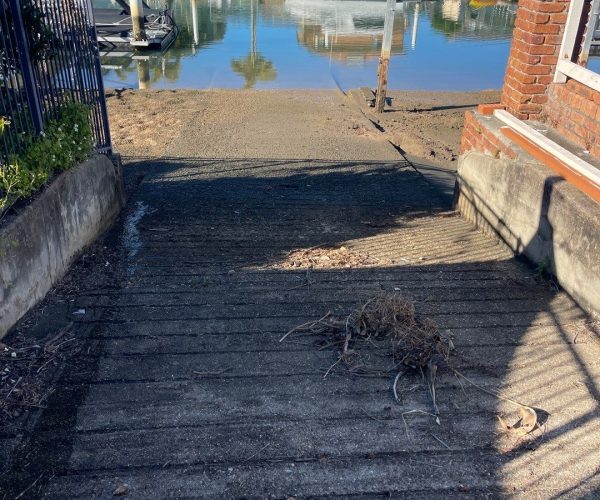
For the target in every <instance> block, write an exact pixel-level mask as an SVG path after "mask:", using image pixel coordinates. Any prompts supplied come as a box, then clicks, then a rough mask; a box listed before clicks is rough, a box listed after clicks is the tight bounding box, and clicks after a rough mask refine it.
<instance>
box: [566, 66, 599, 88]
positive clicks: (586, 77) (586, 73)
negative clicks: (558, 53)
mask: <svg viewBox="0 0 600 500" xmlns="http://www.w3.org/2000/svg"><path fill="white" fill-rule="evenodd" d="M557 69H558V71H560V72H561V73H562V74H563V75H566V76H568V77H569V78H572V79H573V80H577V81H578V82H579V83H582V84H583V85H585V86H586V87H589V88H591V89H594V90H595V91H596V92H600V75H599V74H598V73H595V72H594V71H592V70H589V69H587V68H584V67H583V66H580V65H579V64H575V63H574V62H571V61H566V60H563V61H558V65H557Z"/></svg>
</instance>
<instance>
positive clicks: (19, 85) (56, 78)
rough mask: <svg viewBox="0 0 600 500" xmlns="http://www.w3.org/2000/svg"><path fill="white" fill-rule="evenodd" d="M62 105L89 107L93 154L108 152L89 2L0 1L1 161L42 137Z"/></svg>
mask: <svg viewBox="0 0 600 500" xmlns="http://www.w3.org/2000/svg"><path fill="white" fill-rule="evenodd" d="M66 102H79V103H83V104H86V105H88V106H89V107H90V110H91V112H90V121H91V128H92V131H93V135H94V140H95V142H96V149H97V150H98V151H99V152H101V153H109V152H110V151H111V141H110V132H109V128H108V117H107V112H106V101H105V97H104V87H103V83H102V73H101V68H100V59H99V54H98V44H97V39H96V28H95V25H94V19H93V14H92V6H91V0H0V117H1V120H2V121H1V123H0V128H1V129H2V133H1V134H0V136H1V138H2V139H1V142H2V144H1V146H2V157H3V158H4V159H6V158H7V156H8V155H10V154H12V153H17V152H19V151H20V150H22V148H23V146H24V144H25V141H26V137H27V136H30V135H31V134H40V133H41V132H43V130H44V127H45V125H46V124H47V123H48V122H49V121H50V120H52V119H55V118H57V117H58V116H59V114H60V109H61V106H62V105H63V104H65V103H66ZM6 123H10V125H8V126H5V124H6Z"/></svg>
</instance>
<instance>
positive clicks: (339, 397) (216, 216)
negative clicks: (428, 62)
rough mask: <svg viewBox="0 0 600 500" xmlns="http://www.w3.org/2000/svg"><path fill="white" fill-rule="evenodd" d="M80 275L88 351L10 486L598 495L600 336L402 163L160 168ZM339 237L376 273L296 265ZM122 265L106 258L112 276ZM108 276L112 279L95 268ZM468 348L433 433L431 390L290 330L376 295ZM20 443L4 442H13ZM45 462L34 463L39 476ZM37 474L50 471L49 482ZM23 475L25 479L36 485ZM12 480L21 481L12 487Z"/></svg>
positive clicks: (144, 181) (91, 493) (72, 493)
mask: <svg viewBox="0 0 600 500" xmlns="http://www.w3.org/2000/svg"><path fill="white" fill-rule="evenodd" d="M127 168H128V169H130V171H135V172H137V173H138V174H139V175H138V181H139V185H138V186H137V188H136V189H135V192H134V194H133V196H132V198H131V199H130V201H129V207H128V210H127V212H126V214H125V216H124V220H123V221H121V224H120V225H119V226H118V227H116V228H115V230H114V231H113V234H112V236H111V237H110V238H109V240H108V242H107V245H108V246H109V248H111V249H112V250H113V251H114V252H115V253H116V259H117V262H118V266H117V269H116V271H115V272H114V273H113V274H112V278H111V279H109V280H105V281H100V282H97V281H94V280H92V279H90V281H87V282H85V283H84V284H83V285H82V287H81V289H80V290H78V291H77V293H76V294H75V295H74V296H73V298H74V299H75V302H74V303H73V304H72V307H73V308H84V309H85V310H86V314H85V316H83V317H82V318H81V320H80V321H79V323H78V325H77V327H78V329H79V331H80V333H81V335H82V336H85V342H86V344H85V348H84V349H83V350H82V355H81V356H80V357H79V358H78V359H77V360H75V361H73V362H72V363H71V364H70V365H69V366H67V367H66V369H65V370H64V372H63V374H62V376H61V378H60V382H59V384H60V385H59V387H58V390H57V392H56V393H55V394H54V396H53V398H52V400H51V402H50V404H49V407H48V408H47V409H46V410H45V412H44V414H43V415H42V417H41V418H40V419H39V421H38V423H37V425H36V427H35V429H34V431H33V432H32V435H31V437H30V438H29V441H28V443H27V445H26V446H25V448H24V449H22V450H21V452H20V454H19V455H18V456H17V457H16V459H15V462H14V464H13V469H12V472H11V473H10V474H12V476H9V477H13V478H14V481H15V482H14V485H15V486H14V489H15V490H16V491H17V492H18V491H20V489H19V488H21V487H22V488H23V489H24V488H25V487H27V486H28V485H30V484H31V483H32V482H33V481H35V480H36V478H37V479H39V482H37V483H36V484H35V485H34V486H33V488H32V489H31V490H30V491H35V492H37V494H38V496H46V497H48V498H109V497H111V496H112V493H113V491H114V490H115V488H117V487H118V486H119V485H120V484H123V483H126V484H128V485H129V495H128V497H127V498H140V499H151V498H198V497H208V498H231V497H244V498H270V497H274V498H302V497H320V496H341V497H359V498H371V497H387V496H388V495H391V496H398V497H402V498H434V497H439V496H441V495H454V496H457V497H461V498H480V497H482V496H492V497H494V496H515V497H518V496H523V497H527V498H536V497H539V498H550V497H553V498H554V497H558V496H560V495H564V496H567V497H578V496H583V495H590V496H592V495H593V494H594V492H597V488H598V487H599V483H600V481H599V478H598V471H599V467H600V456H599V454H598V445H599V441H600V419H598V416H599V412H598V399H599V380H600V344H599V343H598V332H597V331H595V330H594V329H593V324H590V323H589V322H588V321H587V319H586V317H585V315H584V314H583V313H582V312H581V311H580V310H579V309H578V308H577V307H576V305H575V304H574V303H573V302H572V301H571V300H570V299H569V298H568V297H567V296H566V295H565V294H564V293H562V292H558V291H556V290H555V289H553V288H552V287H551V286H550V285H549V284H548V283H545V282H543V281H540V280H539V279H538V278H537V277H536V276H535V274H534V273H533V272H532V271H530V270H529V269H528V268H526V267H525V266H524V265H522V264H520V263H518V262H516V261H515V260H513V259H512V257H511V255H510V254H509V253H508V252H507V251H506V250H505V249H504V248H503V247H502V246H500V245H498V244H497V243H496V242H495V241H494V240H492V239H489V238H488V237H486V236H484V235H482V234H480V233H478V232H477V231H475V230H474V229H473V228H472V227H471V226H470V225H469V224H468V223H466V222H465V221H463V220H461V219H460V218H459V217H458V216H457V215H456V214H453V213H450V212H447V207H446V206H444V205H443V203H442V202H441V201H440V198H439V197H438V195H437V193H436V191H434V190H433V189H432V188H431V186H430V185H429V184H428V183H427V182H426V180H425V178H424V177H422V176H421V175H419V174H418V173H417V172H416V171H415V170H414V169H413V168H411V167H410V165H408V164H406V163H402V162H390V163H385V162H384V163H382V162H380V163H369V162H325V161H311V162H303V161H295V160H289V161H287V160H243V161H242V160H238V161H236V160H229V161H217V160H214V161H213V160H185V159H177V160H156V161H154V162H145V163H139V164H130V165H129V166H128V167H127ZM326 245H331V246H340V245H343V246H345V247H346V248H348V249H349V250H350V251H353V252H355V253H360V254H365V255H369V256H370V257H371V258H372V259H375V260H376V261H377V264H376V265H373V266H370V267H369V266H363V267H351V268H345V267H342V268H328V269H313V270H311V271H307V270H305V269H295V268H293V267H292V268H290V267H287V266H285V265H284V264H285V263H286V262H287V261H288V255H289V252H290V251H292V250H294V249H298V248H300V249H308V248H313V247H317V246H326ZM112 265H113V264H112V263H111V266H112ZM98 266H100V267H102V266H104V263H102V262H100V263H99V264H98ZM382 290H383V291H398V292H400V293H404V294H405V295H407V296H410V297H412V298H413V299H414V300H415V301H416V304H417V309H418V310H419V311H420V312H421V313H423V314H426V315H428V316H430V317H431V318H433V319H434V320H435V321H436V322H437V323H438V324H439V326H440V328H442V329H444V330H447V331H449V332H451V333H452V334H453V335H454V339H455V340H454V343H455V345H456V357H455V360H454V364H455V366H456V367H457V368H458V369H459V370H460V372H461V373H463V374H464V375H465V376H467V377H468V378H469V379H470V380H472V381H473V382H475V383H476V384H477V385H478V386H479V387H480V388H483V389H484V390H486V391H493V390H497V389H501V390H503V391H504V392H505V393H506V394H507V395H509V396H510V397H512V398H514V399H516V400H519V401H521V402H523V403H526V404H528V405H531V406H533V407H536V408H538V409H540V412H539V414H540V416H541V417H542V420H541V423H542V427H541V428H540V429H538V430H536V431H535V433H534V434H532V435H531V436H526V437H524V438H517V437H514V436H512V435H507V434H506V433H502V432H501V431H500V430H499V428H498V425H497V420H496V414H504V415H506V414H508V413H509V412H511V411H513V410H514V407H513V406H511V404H510V403H509V402H507V401H503V400H500V399H498V398H495V397H493V396H492V395H490V394H489V392H484V391H482V390H480V389H478V388H475V387H474V386H472V385H469V384H468V383H466V382H464V381H463V382H461V381H460V380H458V379H457V378H456V377H454V376H451V375H449V374H441V375H440V378H439V380H438V384H437V398H438V404H439V407H440V411H441V415H440V422H439V425H438V424H437V423H436V422H435V419H433V418H432V417H431V416H430V415H428V413H430V412H431V403H430V400H429V396H428V395H427V392H426V389H425V386H424V385H423V383H422V381H421V380H420V379H419V378H414V379H412V380H410V381H407V383H406V384H404V385H402V387H401V388H402V394H403V397H402V400H401V402H400V403H396V402H395V401H394V398H393V396H392V393H391V385H392V381H393V378H394V373H393V372H391V373H390V375H389V376H387V375H383V376H371V377H354V376H352V375H350V374H348V372H347V371H346V370H345V369H344V368H343V367H340V366H336V367H334V368H333V369H331V371H330V373H329V374H328V375H327V377H324V375H325V373H326V372H327V370H328V369H330V368H331V366H332V365H333V364H334V363H335V361H336V359H337V353H336V352H335V349H331V348H323V347H324V346H323V344H322V342H320V341H321V339H316V338H312V337H310V336H290V337H289V338H288V339H287V340H288V341H286V342H283V343H280V342H279V338H280V337H281V336H282V335H283V334H284V333H285V332H286V331H287V330H289V329H290V328H292V327H294V326H296V325H299V324H301V323H304V322H306V321H309V320H312V319H318V318H319V317H321V316H323V315H324V314H325V313H326V312H327V311H332V312H336V313H340V314H341V313H348V312H349V311H350V310H351V309H352V308H353V307H355V306H357V305H358V304H360V303H362V302H363V301H364V300H366V299H367V298H368V297H370V296H372V295H373V294H375V293H378V292H380V291H382ZM8 438H9V436H7V437H6V439H8ZM32 462H33V463H34V464H33V465H32ZM36 467H37V468H36ZM23 471H29V473H28V475H27V474H25V475H24V473H23ZM17 486H18V487H19V488H17Z"/></svg>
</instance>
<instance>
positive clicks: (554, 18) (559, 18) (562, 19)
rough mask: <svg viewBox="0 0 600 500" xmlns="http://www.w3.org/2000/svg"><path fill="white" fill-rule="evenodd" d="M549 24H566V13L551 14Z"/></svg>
mask: <svg viewBox="0 0 600 500" xmlns="http://www.w3.org/2000/svg"><path fill="white" fill-rule="evenodd" d="M550 22H551V23H554V24H562V25H564V24H566V23H567V13H566V12H553V13H551V14H550Z"/></svg>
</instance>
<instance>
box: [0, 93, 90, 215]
mask: <svg viewBox="0 0 600 500" xmlns="http://www.w3.org/2000/svg"><path fill="white" fill-rule="evenodd" d="M7 126H9V125H7V124H6V121H2V126H1V127H0V134H1V133H2V132H3V131H4V129H5V128H6V127H7ZM25 144H26V145H25V148H24V149H23V151H22V152H21V153H19V154H15V155H11V156H10V157H9V161H8V163H7V164H6V165H3V166H1V167H0V213H3V212H4V211H5V210H6V209H7V208H8V207H10V206H11V205H13V204H14V203H15V202H16V201H17V200H19V199H22V198H27V197H29V196H31V195H32V194H33V193H35V191H37V190H38V189H39V188H40V187H41V186H43V185H44V184H45V183H46V182H48V180H49V179H50V177H51V176H52V174H53V173H54V172H56V171H64V170H68V169H70V168H72V167H74V166H75V165H77V164H78V163H81V162H82V161H83V160H85V159H86V158H87V157H88V156H89V154H90V152H91V151H92V147H93V142H92V130H91V127H90V122H89V107H88V106H85V105H83V104H79V103H67V104H65V105H63V107H62V108H61V113H60V117H59V118H58V119H56V120H52V121H50V122H49V123H48V126H47V127H46V130H45V132H44V133H43V134H42V135H39V136H30V137H27V138H26V140H25Z"/></svg>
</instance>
